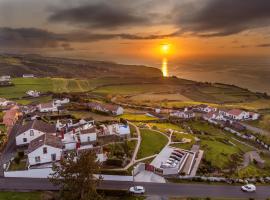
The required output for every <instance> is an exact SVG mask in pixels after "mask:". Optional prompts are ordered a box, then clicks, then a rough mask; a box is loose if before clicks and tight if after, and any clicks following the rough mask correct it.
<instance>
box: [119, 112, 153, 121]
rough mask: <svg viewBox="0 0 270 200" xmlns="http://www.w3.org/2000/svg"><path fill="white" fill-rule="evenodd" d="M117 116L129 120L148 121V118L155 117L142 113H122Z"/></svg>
mask: <svg viewBox="0 0 270 200" xmlns="http://www.w3.org/2000/svg"><path fill="white" fill-rule="evenodd" d="M118 118H123V119H126V120H129V121H148V120H156V119H157V118H155V117H150V116H147V115H144V114H130V113H126V114H123V115H120V116H118Z"/></svg>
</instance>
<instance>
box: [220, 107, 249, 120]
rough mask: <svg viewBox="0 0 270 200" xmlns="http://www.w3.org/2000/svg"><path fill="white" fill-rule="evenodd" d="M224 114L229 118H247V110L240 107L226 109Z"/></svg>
mask: <svg viewBox="0 0 270 200" xmlns="http://www.w3.org/2000/svg"><path fill="white" fill-rule="evenodd" d="M225 115H226V116H227V117H229V118H231V119H235V120H244V119H248V118H249V112H246V111H244V110H240V109H232V110H229V111H227V113H225Z"/></svg>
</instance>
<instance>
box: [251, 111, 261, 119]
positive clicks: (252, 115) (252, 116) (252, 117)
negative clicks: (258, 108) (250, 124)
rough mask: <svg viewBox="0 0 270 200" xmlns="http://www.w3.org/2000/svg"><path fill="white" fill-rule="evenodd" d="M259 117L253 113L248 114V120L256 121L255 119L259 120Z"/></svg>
mask: <svg viewBox="0 0 270 200" xmlns="http://www.w3.org/2000/svg"><path fill="white" fill-rule="evenodd" d="M259 117H260V114H258V113H254V112H249V118H250V119H252V120H257V119H259Z"/></svg>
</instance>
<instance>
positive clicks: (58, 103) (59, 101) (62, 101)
mask: <svg viewBox="0 0 270 200" xmlns="http://www.w3.org/2000/svg"><path fill="white" fill-rule="evenodd" d="M69 102H70V100H69V98H63V99H54V100H53V103H54V104H55V105H56V106H61V105H63V104H67V103H69Z"/></svg>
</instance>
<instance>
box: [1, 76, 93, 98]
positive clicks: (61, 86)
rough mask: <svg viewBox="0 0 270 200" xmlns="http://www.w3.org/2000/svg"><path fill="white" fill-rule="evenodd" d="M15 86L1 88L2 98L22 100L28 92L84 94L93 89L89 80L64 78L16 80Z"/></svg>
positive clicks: (14, 80) (13, 80)
mask: <svg viewBox="0 0 270 200" xmlns="http://www.w3.org/2000/svg"><path fill="white" fill-rule="evenodd" d="M12 82H13V83H14V85H15V86H10V87H1V88H0V97H5V98H21V97H22V96H25V92H26V91H28V90H37V91H40V92H48V91H51V92H59V93H62V92H84V91H88V90H90V89H91V85H90V84H89V82H88V81H87V80H76V79H63V78H15V79H12Z"/></svg>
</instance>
